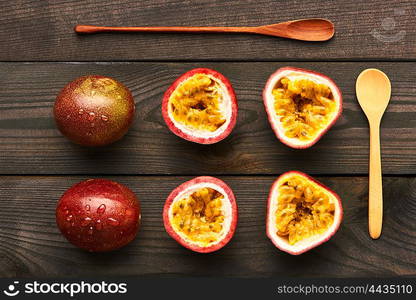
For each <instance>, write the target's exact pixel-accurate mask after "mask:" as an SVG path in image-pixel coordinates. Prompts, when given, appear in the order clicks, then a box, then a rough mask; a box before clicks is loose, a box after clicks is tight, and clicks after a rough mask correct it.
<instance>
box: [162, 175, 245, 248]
mask: <svg viewBox="0 0 416 300" xmlns="http://www.w3.org/2000/svg"><path fill="white" fill-rule="evenodd" d="M163 222H164V224H165V229H166V231H167V233H168V234H169V235H170V236H171V237H172V238H174V239H175V240H176V241H177V242H178V243H179V244H181V245H182V246H184V247H186V248H188V249H191V250H193V251H196V252H200V253H208V252H213V251H217V250H219V249H220V248H222V247H224V246H225V245H226V244H227V243H228V242H229V241H230V240H231V238H232V237H233V235H234V232H235V228H236V226H237V203H236V201H235V197H234V194H233V192H232V190H231V188H230V187H229V186H228V185H227V184H225V183H224V182H223V181H221V180H220V179H218V178H214V177H209V176H201V177H196V178H194V179H192V180H190V181H187V182H185V183H183V184H181V185H180V186H178V187H177V188H176V189H175V190H173V191H172V193H171V194H170V195H169V197H168V198H167V200H166V203H165V206H164V208H163Z"/></svg>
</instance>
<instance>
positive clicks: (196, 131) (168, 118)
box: [162, 68, 237, 144]
mask: <svg viewBox="0 0 416 300" xmlns="http://www.w3.org/2000/svg"><path fill="white" fill-rule="evenodd" d="M162 115H163V118H164V120H165V122H166V124H167V126H168V127H169V129H170V130H171V131H172V132H173V133H174V134H176V135H177V136H179V137H181V138H183V139H185V140H188V141H191V142H196V143H200V144H213V143H216V142H219V141H220V140H222V139H224V138H226V137H227V136H228V135H229V134H230V133H231V131H232V129H233V128H234V126H235V123H236V120H237V100H236V97H235V93H234V90H233V88H232V86H231V83H230V81H229V80H228V79H227V78H225V77H224V76H223V75H222V74H220V73H218V72H217V71H214V70H210V69H205V68H198V69H193V70H191V71H189V72H186V73H185V74H183V75H182V76H180V77H179V78H178V79H176V81H175V82H174V83H173V84H172V85H171V86H170V87H169V89H168V90H167V91H166V92H165V95H164V96H163V102H162Z"/></svg>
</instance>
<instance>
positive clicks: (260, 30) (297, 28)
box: [74, 19, 335, 41]
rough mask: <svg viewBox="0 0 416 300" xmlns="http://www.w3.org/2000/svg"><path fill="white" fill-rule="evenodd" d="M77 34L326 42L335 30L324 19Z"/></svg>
mask: <svg viewBox="0 0 416 300" xmlns="http://www.w3.org/2000/svg"><path fill="white" fill-rule="evenodd" d="M74 30H75V32H77V33H98V32H115V31H118V32H191V33H192V32H193V33H206V32H217V33H223V32H231V33H255V34H263V35H272V36H278V37H283V38H288V39H295V40H302V41H326V40H329V39H330V38H332V37H333V35H334V32H335V29H334V24H333V23H332V22H331V21H328V20H325V19H303V20H295V21H288V22H283V23H278V24H271V25H264V26H258V27H110V26H92V25H77V26H75V28H74Z"/></svg>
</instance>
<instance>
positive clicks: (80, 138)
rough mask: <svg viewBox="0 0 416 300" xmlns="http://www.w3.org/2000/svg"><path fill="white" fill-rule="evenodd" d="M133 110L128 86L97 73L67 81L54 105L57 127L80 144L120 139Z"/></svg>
mask: <svg viewBox="0 0 416 300" xmlns="http://www.w3.org/2000/svg"><path fill="white" fill-rule="evenodd" d="M110 88H111V89H110ZM134 112H135V105H134V100H133V96H132V95H131V93H130V91H129V89H128V88H127V87H125V86H124V85H123V84H122V83H120V82H118V81H116V80H114V79H112V78H109V77H104V76H99V75H89V76H83V77H79V78H77V79H75V80H74V81H72V82H70V83H68V84H67V85H66V86H65V87H64V88H63V89H62V90H61V92H60V93H59V94H58V96H57V97H56V101H55V106H54V117H55V122H56V125H57V127H58V129H59V130H60V131H61V133H62V134H63V135H65V136H66V137H67V138H69V139H70V140H71V141H73V142H74V143H77V144H80V145H83V146H104V145H108V144H111V143H113V142H115V141H117V140H119V139H120V138H122V137H123V136H124V135H125V134H126V133H127V131H128V129H129V127H130V125H131V124H132V122H133V119H134Z"/></svg>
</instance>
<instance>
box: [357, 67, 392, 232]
mask: <svg viewBox="0 0 416 300" xmlns="http://www.w3.org/2000/svg"><path fill="white" fill-rule="evenodd" d="M355 90H356V93H357V98H358V102H359V103H360V106H361V108H362V109H363V111H364V113H365V115H366V116H367V119H368V123H369V126H370V164H369V177H370V179H369V192H368V230H369V232H370V236H371V237H372V238H373V239H377V238H379V237H380V234H381V227H382V223H383V183H382V179H381V176H382V175H381V174H382V173H381V157H380V122H381V118H382V117H383V114H384V111H385V110H386V107H387V105H388V104H389V101H390V95H391V84H390V80H389V78H388V77H387V75H386V74H384V73H383V72H381V71H380V70H377V69H367V70H364V71H362V72H361V74H360V75H359V76H358V78H357V82H356V85H355Z"/></svg>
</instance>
